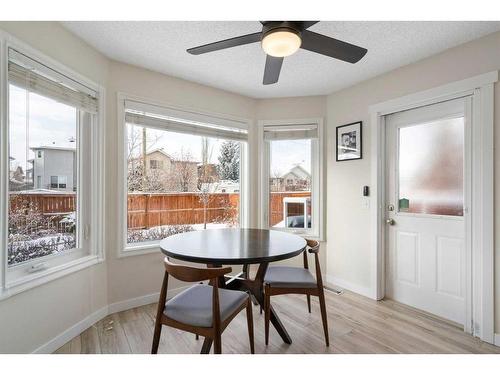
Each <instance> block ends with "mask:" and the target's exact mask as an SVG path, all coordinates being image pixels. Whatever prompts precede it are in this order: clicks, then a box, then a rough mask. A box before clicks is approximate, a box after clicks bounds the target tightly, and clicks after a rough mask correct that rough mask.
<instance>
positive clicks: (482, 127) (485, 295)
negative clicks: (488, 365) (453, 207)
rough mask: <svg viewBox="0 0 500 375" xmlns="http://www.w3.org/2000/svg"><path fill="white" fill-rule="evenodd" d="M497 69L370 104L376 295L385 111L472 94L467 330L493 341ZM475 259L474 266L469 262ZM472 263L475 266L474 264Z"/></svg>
mask: <svg viewBox="0 0 500 375" xmlns="http://www.w3.org/2000/svg"><path fill="white" fill-rule="evenodd" d="M497 81H498V71H493V72H489V73H485V74H482V75H478V76H475V77H471V78H468V79H465V80H461V81H457V82H452V83H449V84H446V85H443V86H439V87H436V88H433V89H430V90H425V91H421V92H418V93H415V94H411V95H407V96H403V97H400V98H397V99H392V100H389V101H386V102H383V103H379V104H375V105H373V106H370V114H371V125H372V130H373V131H372V133H371V134H372V135H371V157H372V158H371V176H372V177H371V179H372V181H371V185H372V187H371V190H372V199H373V202H372V204H371V207H372V208H371V213H370V216H371V219H372V220H371V222H372V224H371V227H372V228H371V229H372V231H371V239H372V241H371V243H372V249H371V252H372V257H371V259H372V261H371V269H372V276H371V277H372V293H371V294H372V297H373V298H374V299H382V298H383V297H384V294H385V290H384V289H385V241H384V232H385V230H384V222H383V219H384V213H385V211H384V207H385V204H384V201H385V186H384V185H385V171H384V170H385V122H384V116H385V115H387V114H390V113H394V112H399V111H403V110H407V109H411V108H417V107H421V106H425V105H429V104H435V103H439V102H442V101H445V100H450V99H455V98H459V97H464V96H472V98H473V103H472V105H473V108H472V112H473V126H472V142H471V155H472V169H473V171H472V207H473V209H472V212H471V222H472V225H471V226H468V227H469V228H470V231H471V232H472V233H468V235H469V236H470V235H472V257H471V258H472V259H469V260H468V263H469V264H468V265H467V267H468V268H469V269H472V271H473V272H472V280H471V282H472V293H467V296H466V300H467V301H466V303H467V305H468V306H472V310H471V314H470V315H471V316H470V319H468V324H466V325H465V327H464V328H465V330H466V331H472V332H473V334H474V335H475V336H478V337H479V338H481V340H483V341H486V342H489V343H493V342H494V310H493V309H494V289H493V288H494V270H493V265H494V228H493V219H494V216H493V215H494V212H493V206H494V199H493V181H494V180H493V176H494V174H493V128H494V122H493V109H494V92H493V84H494V82H497ZM470 262H472V265H471V264H470ZM471 267H472V268H471Z"/></svg>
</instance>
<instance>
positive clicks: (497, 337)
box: [494, 333, 500, 346]
mask: <svg viewBox="0 0 500 375" xmlns="http://www.w3.org/2000/svg"><path fill="white" fill-rule="evenodd" d="M494 344H495V345H496V346H500V333H495V342H494Z"/></svg>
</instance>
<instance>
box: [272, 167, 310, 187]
mask: <svg viewBox="0 0 500 375" xmlns="http://www.w3.org/2000/svg"><path fill="white" fill-rule="evenodd" d="M310 188H311V174H310V173H309V172H308V171H307V170H305V168H303V167H302V166H300V165H296V166H295V167H293V168H292V169H290V170H289V171H288V172H286V173H284V174H282V175H281V176H276V177H271V191H275V192H277V191H303V190H309V189H310Z"/></svg>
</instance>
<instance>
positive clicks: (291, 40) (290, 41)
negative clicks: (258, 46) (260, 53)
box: [262, 30, 302, 57]
mask: <svg viewBox="0 0 500 375" xmlns="http://www.w3.org/2000/svg"><path fill="white" fill-rule="evenodd" d="M301 44H302V40H301V39H300V36H299V35H298V34H297V33H295V32H293V31H288V30H279V31H271V32H269V33H268V34H266V35H265V36H264V38H262V49H263V50H264V52H265V53H267V54H268V55H270V56H274V57H286V56H290V55H293V54H294V53H295V52H297V50H298V49H299V48H300V45H301Z"/></svg>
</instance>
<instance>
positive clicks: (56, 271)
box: [0, 255, 104, 301]
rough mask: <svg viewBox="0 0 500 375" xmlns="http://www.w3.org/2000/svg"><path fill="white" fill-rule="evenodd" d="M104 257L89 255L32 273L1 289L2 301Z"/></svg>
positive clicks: (100, 260) (96, 262)
mask: <svg viewBox="0 0 500 375" xmlns="http://www.w3.org/2000/svg"><path fill="white" fill-rule="evenodd" d="M103 261H104V258H101V257H99V256H97V255H88V256H85V257H82V258H80V259H77V260H74V261H72V262H68V263H66V264H63V265H60V266H57V267H53V268H50V269H47V270H45V271H42V272H40V273H37V274H30V275H27V276H25V277H23V278H20V279H17V280H15V281H13V282H11V283H9V284H8V285H7V286H6V287H5V288H4V289H3V290H0V301H2V300H4V299H7V298H10V297H12V296H14V295H16V294H19V293H22V292H25V291H27V290H29V289H32V288H36V287H38V286H40V285H43V284H46V283H48V282H50V281H53V280H56V279H59V278H61V277H64V276H67V275H69V274H71V273H74V272H78V271H80V270H83V269H85V268H88V267H91V266H93V265H95V264H98V263H102V262H103Z"/></svg>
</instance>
